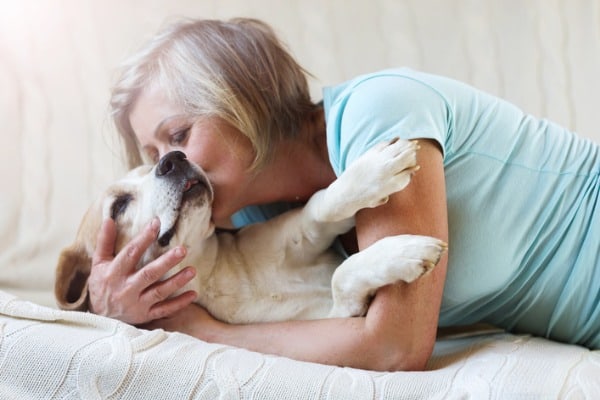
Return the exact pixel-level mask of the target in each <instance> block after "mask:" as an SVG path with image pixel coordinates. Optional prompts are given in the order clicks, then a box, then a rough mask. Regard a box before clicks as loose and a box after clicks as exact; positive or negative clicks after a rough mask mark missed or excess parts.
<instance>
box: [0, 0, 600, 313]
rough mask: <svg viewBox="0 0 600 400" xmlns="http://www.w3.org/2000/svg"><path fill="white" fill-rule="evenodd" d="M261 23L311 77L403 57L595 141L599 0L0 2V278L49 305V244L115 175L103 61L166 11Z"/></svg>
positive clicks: (111, 60) (55, 248) (108, 74)
mask: <svg viewBox="0 0 600 400" xmlns="http://www.w3.org/2000/svg"><path fill="white" fill-rule="evenodd" d="M177 16H187V17H211V18H212V17H216V18H222V17H232V16H251V17H257V18H262V19H265V20H267V21H268V22H270V23H271V24H272V25H273V26H274V27H275V28H276V29H277V31H278V32H279V33H280V34H281V36H282V37H283V38H284V40H285V41H286V42H287V43H288V44H289V46H290V48H291V50H292V51H293V53H294V54H295V55H296V56H297V58H298V59H299V60H300V62H301V63H302V64H303V65H304V66H305V67H306V68H307V69H308V70H310V71H311V72H312V73H313V74H314V75H315V76H316V77H317V78H318V79H316V80H314V81H313V82H311V88H312V91H313V94H314V96H315V98H317V97H319V88H320V87H321V86H322V85H325V84H332V83H336V82H339V81H342V80H344V79H347V78H349V77H351V76H353V75H355V74H358V73H363V72H367V71H372V70H377V69H381V68H386V67H390V66H400V65H406V66H410V67H413V68H417V69H423V70H426V71H429V72H434V73H440V74H444V75H448V76H450V77H454V78H458V79H461V80H465V81H467V82H469V83H472V84H474V85H476V86H478V87H480V88H482V89H485V90H488V91H491V92H492V93H495V94H497V95H499V96H502V97H504V98H507V99H509V100H511V101H513V102H515V103H517V104H518V105H520V106H521V107H522V108H524V109H525V110H527V111H529V112H531V113H533V114H536V115H539V116H546V117H548V118H550V119H553V120H555V121H557V122H560V123H562V124H564V125H566V126H568V127H570V128H572V129H574V130H577V131H579V132H580V133H581V134H583V135H585V136H588V137H590V138H594V139H595V140H598V141H600V130H599V129H598V128H597V120H598V118H597V115H598V113H599V112H600V107H599V101H598V98H597V96H598V93H600V77H599V76H598V72H600V0H568V1H567V0H369V1H367V0H364V1H359V0H304V1H300V0H294V1H289V0H271V1H268V0H262V1H257V0H237V1H233V0H225V1H217V0H213V1H210V0H187V1H184V0H153V1H149V0H146V1H141V0H140V1H137V0H136V1H126V0H87V1H86V0H38V1H35V0H0V135H1V136H0V137H1V139H2V142H1V145H0V174H1V175H0V178H1V179H0V182H1V184H0V289H6V290H9V291H12V292H16V293H19V294H22V295H23V296H25V297H27V298H31V299H34V300H36V301H39V302H41V303H44V304H52V297H51V296H50V294H49V289H50V288H51V286H52V277H53V269H54V263H55V260H56V257H57V256H58V252H59V250H60V248H62V247H63V246H65V245H67V244H68V243H69V242H70V241H71V239H72V237H73V236H74V233H75V230H76V227H77V225H78V223H79V219H80V217H81V215H82V214H83V212H84V210H85V208H86V206H87V204H88V203H89V202H90V200H91V199H92V198H93V197H94V196H95V195H96V194H97V193H98V191H99V190H100V188H102V187H103V186H104V185H105V184H106V183H108V182H109V181H110V180H111V179H113V178H114V177H115V176H116V175H119V174H120V173H121V165H120V163H119V161H118V160H117V159H116V158H115V156H114V154H113V147H111V146H113V145H114V143H113V140H112V138H113V136H112V134H113V133H112V131H111V129H110V124H108V120H107V114H106V104H107V100H108V93H109V87H110V82H111V80H112V78H113V73H114V70H115V68H116V66H117V65H118V64H119V62H120V60H122V59H123V58H124V57H125V56H126V55H127V54H128V53H129V52H130V51H131V50H132V49H134V48H135V47H136V46H137V45H139V44H140V43H141V41H142V40H143V39H144V38H147V37H148V36H149V35H151V34H152V33H153V32H154V31H155V30H156V29H157V28H158V27H159V26H161V25H162V24H163V23H164V22H165V21H166V20H169V19H173V18H176V17H177Z"/></svg>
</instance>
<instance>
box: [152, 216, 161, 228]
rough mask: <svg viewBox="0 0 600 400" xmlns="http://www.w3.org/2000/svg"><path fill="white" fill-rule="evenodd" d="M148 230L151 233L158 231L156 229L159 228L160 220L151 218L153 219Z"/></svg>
mask: <svg viewBox="0 0 600 400" xmlns="http://www.w3.org/2000/svg"><path fill="white" fill-rule="evenodd" d="M150 228H151V229H152V230H153V231H156V230H158V228H160V219H158V218H153V219H152V222H150Z"/></svg>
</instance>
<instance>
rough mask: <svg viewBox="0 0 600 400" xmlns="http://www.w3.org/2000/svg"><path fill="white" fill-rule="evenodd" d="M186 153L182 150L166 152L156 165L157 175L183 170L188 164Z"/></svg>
mask: <svg viewBox="0 0 600 400" xmlns="http://www.w3.org/2000/svg"><path fill="white" fill-rule="evenodd" d="M186 163H187V161H186V157H185V154H184V153H182V152H181V151H171V152H169V153H167V154H165V155H164V156H163V157H162V158H161V159H160V161H159V162H158V165H157V167H156V176H166V175H170V174H173V173H177V172H182V171H183V169H184V167H185V165H186Z"/></svg>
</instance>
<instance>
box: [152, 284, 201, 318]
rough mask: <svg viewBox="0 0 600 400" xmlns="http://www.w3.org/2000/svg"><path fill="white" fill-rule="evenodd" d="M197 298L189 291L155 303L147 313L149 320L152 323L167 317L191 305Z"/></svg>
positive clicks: (195, 294)
mask: <svg viewBox="0 0 600 400" xmlns="http://www.w3.org/2000/svg"><path fill="white" fill-rule="evenodd" d="M197 297H198V295H197V293H196V292H194V291H192V290H190V291H187V292H184V293H182V294H180V295H179V296H175V297H172V298H170V299H167V300H165V301H163V302H160V303H157V304H155V305H153V306H152V307H151V308H150V310H149V312H148V316H149V317H150V318H149V320H150V321H153V320H157V319H161V318H166V317H169V316H171V315H173V314H175V313H177V312H178V311H181V310H183V309H184V308H185V307H187V306H189V305H190V304H192V303H193V302H194V300H196V298H197Z"/></svg>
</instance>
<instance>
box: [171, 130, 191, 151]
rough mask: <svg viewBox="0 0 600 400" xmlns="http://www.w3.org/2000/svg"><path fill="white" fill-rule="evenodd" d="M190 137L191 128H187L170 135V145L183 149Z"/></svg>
mask: <svg viewBox="0 0 600 400" xmlns="http://www.w3.org/2000/svg"><path fill="white" fill-rule="evenodd" d="M189 135H190V127H186V128H183V129H180V130H178V131H176V132H175V133H173V134H171V135H169V145H170V146H173V147H182V146H183V145H184V144H185V142H186V141H187V139H188V137H189Z"/></svg>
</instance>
